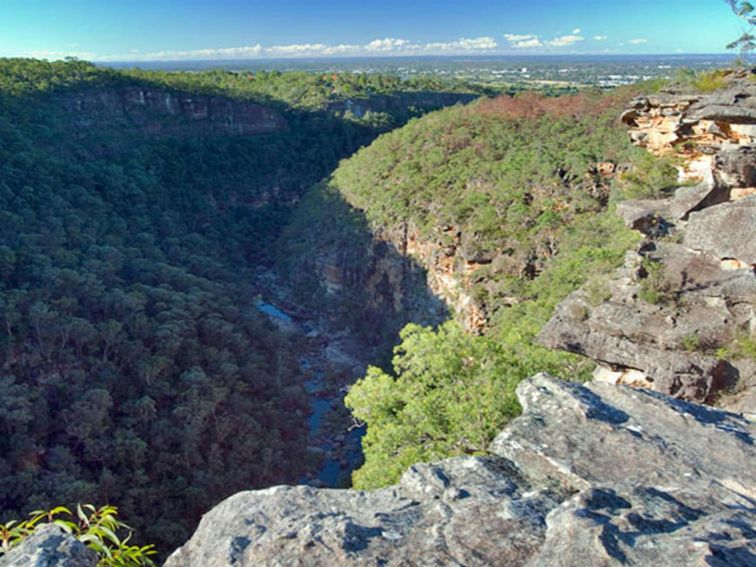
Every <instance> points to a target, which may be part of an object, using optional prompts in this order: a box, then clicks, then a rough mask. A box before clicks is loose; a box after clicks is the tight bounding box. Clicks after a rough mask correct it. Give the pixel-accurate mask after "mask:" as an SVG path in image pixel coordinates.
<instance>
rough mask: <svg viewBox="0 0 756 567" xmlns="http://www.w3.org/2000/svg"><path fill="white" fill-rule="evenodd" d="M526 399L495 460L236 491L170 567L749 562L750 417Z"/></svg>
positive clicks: (528, 394)
mask: <svg viewBox="0 0 756 567" xmlns="http://www.w3.org/2000/svg"><path fill="white" fill-rule="evenodd" d="M518 396H519V398H520V401H521V403H522V405H523V407H524V413H523V415H522V416H521V417H519V418H517V419H516V420H515V421H514V422H512V423H511V424H510V426H509V427H507V428H506V429H505V430H504V431H503V432H502V433H501V434H500V435H499V436H498V438H497V439H496V440H495V441H494V442H493V443H492V444H491V447H490V454H489V455H487V456H481V457H469V458H454V459H449V460H446V461H442V462H440V463H435V464H428V465H417V466H415V467H412V468H411V469H410V470H408V471H407V472H406V473H405V475H404V476H403V478H402V481H401V483H400V484H399V485H397V486H394V487H390V488H386V489H381V490H377V491H374V492H360V491H354V490H325V489H313V488H309V487H301V486H300V487H276V488H270V489H267V490H261V491H256V492H243V493H240V494H237V495H235V496H232V497H231V498H229V499H227V500H226V501H224V502H223V503H221V504H219V505H218V506H217V507H216V508H214V509H213V510H212V511H210V512H209V513H208V514H207V515H206V516H205V517H204V518H203V520H202V522H201V524H200V526H199V528H198V530H197V532H196V533H195V535H194V536H193V537H192V539H191V540H190V541H189V542H188V543H187V544H186V545H185V546H184V547H182V548H181V549H179V550H178V551H176V552H175V553H174V554H173V555H172V556H171V557H170V558H169V559H168V561H167V563H166V565H167V566H169V567H173V566H176V567H178V566H181V567H192V566H198V567H199V566H202V567H216V566H227V565H228V566H231V565H237V566H244V565H250V566H251V565H281V566H283V565H287V566H288V565H470V566H471V565H510V566H515V565H543V566H549V567H554V566H559V565H565V566H567V565H569V566H575V565H581V566H588V565H627V564H632V565H653V564H660V565H661V564H663V565H669V566H673V565H679V566H690V565H721V566H724V565H729V566H735V565H742V566H745V565H752V564H753V560H754V558H756V545H755V544H754V538H753V533H754V532H753V529H754V522H753V518H754V512H756V510H755V509H754V504H753V499H754V496H756V494H755V491H756V474H755V473H754V469H753V466H752V464H753V460H754V458H756V451H754V445H753V440H754V435H756V427H754V425H753V424H752V423H750V422H748V421H747V420H745V419H743V418H742V417H738V416H736V415H733V414H728V413H724V412H722V411H718V410H714V409H711V408H707V407H705V406H699V405H695V404H691V403H686V402H682V401H677V400H674V399H672V398H669V397H666V396H662V395H658V394H655V393H653V392H651V391H647V390H633V389H630V388H627V387H618V386H613V385H606V384H599V383H594V384H588V385H585V386H582V385H577V384H570V383H567V382H562V381H560V380H557V379H555V378H552V377H549V376H546V375H539V376H536V377H534V378H532V379H531V380H528V381H526V382H523V383H522V384H521V385H520V387H519V389H518Z"/></svg>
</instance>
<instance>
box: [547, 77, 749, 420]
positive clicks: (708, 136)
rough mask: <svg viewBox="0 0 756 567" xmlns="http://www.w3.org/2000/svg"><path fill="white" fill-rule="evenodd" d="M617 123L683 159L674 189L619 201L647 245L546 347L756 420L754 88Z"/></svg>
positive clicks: (581, 303)
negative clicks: (656, 196) (678, 184)
mask: <svg viewBox="0 0 756 567" xmlns="http://www.w3.org/2000/svg"><path fill="white" fill-rule="evenodd" d="M623 120H624V122H625V123H626V124H628V125H629V126H630V128H631V129H630V136H631V138H632V139H633V141H634V142H635V143H636V144H638V145H640V146H642V147H646V148H648V149H649V151H652V152H654V153H657V154H668V155H670V154H671V155H675V156H676V157H677V158H678V160H679V162H680V163H681V166H680V181H681V187H680V188H678V189H677V190H676V191H675V192H674V193H673V194H672V195H670V196H668V197H667V198H662V199H657V200H636V201H626V202H623V203H620V205H619V207H618V213H619V214H620V215H621V216H622V217H623V218H624V219H625V221H626V223H627V225H628V226H630V227H632V228H634V229H636V230H638V231H640V232H641V233H643V234H644V236H645V239H644V240H643V242H641V244H640V245H639V246H638V247H637V249H636V250H633V251H631V252H629V253H628V254H627V256H626V261H625V265H624V266H623V267H622V268H620V269H619V270H618V271H617V272H615V273H614V274H612V275H611V276H609V277H606V278H603V279H602V278H598V279H597V280H594V282H592V284H591V286H586V288H584V289H582V290H579V291H577V292H575V293H574V294H572V295H571V296H570V297H569V298H568V299H567V300H565V301H564V302H563V303H562V304H561V305H560V306H559V307H558V309H557V311H556V313H555V314H554V316H553V318H552V320H551V321H550V322H549V324H548V325H547V326H546V328H545V329H544V330H543V331H542V333H541V337H540V339H541V342H542V343H543V344H544V345H546V346H549V347H552V348H560V349H565V350H569V351H572V352H576V353H579V354H583V355H586V356H589V357H591V358H592V359H594V360H595V361H597V362H598V363H599V367H598V369H597V371H596V374H595V376H596V379H597V380H601V381H605V382H612V383H619V384H630V385H636V386H643V387H647V388H651V389H654V390H657V391H660V392H664V393H666V394H670V395H673V396H675V397H680V398H686V399H690V400H698V401H707V402H711V403H713V402H717V401H718V402H719V403H724V404H726V405H727V406H728V407H731V408H732V409H737V410H739V411H747V412H754V411H756V410H755V408H756V396H755V395H754V391H753V386H754V383H756V360H754V357H753V353H752V352H751V350H752V345H753V344H754V339H755V338H756V273H755V272H754V270H755V269H756V156H755V154H754V151H755V150H756V85H755V84H754V83H753V81H751V80H749V79H748V78H740V79H738V78H736V79H734V80H733V81H732V82H731V84H730V86H729V87H728V88H727V89H726V90H722V91H719V92H715V93H712V94H709V95H690V94H676V93H672V92H670V93H662V94H660V95H656V96H652V97H641V98H638V99H636V100H634V101H633V102H632V106H631V108H630V109H629V110H628V111H627V112H625V114H624V115H623ZM599 287H603V288H604V290H605V291H604V292H603V293H604V294H605V295H606V299H604V298H599V299H598V300H597V299H596V297H595V296H596V293H595V290H596V289H597V288H599ZM591 290H594V292H593V293H592V292H591Z"/></svg>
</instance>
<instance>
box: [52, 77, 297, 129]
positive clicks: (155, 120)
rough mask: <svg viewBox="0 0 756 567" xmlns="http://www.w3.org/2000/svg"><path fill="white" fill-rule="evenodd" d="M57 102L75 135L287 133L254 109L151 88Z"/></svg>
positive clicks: (273, 115) (101, 91) (271, 113)
mask: <svg viewBox="0 0 756 567" xmlns="http://www.w3.org/2000/svg"><path fill="white" fill-rule="evenodd" d="M56 101H57V104H59V105H61V106H62V107H63V108H64V109H65V110H66V111H67V112H69V113H70V114H71V115H72V116H73V117H74V119H73V125H74V126H75V127H76V128H77V129H79V130H87V129H90V128H96V129H107V130H113V131H119V130H122V129H123V128H124V127H125V128H126V129H127V130H128V128H132V129H135V130H137V131H139V132H142V133H144V134H147V135H149V136H174V137H185V136H197V135H200V134H203V133H204V134H217V135H227V136H228V135H231V136H250V135H256V134H267V133H270V132H275V131H277V130H281V129H283V128H285V127H286V121H285V119H284V118H283V116H282V115H281V114H280V113H278V112H277V111H275V110H273V109H272V108H269V107H267V106H263V105H261V104H258V103H254V102H250V101H244V100H236V99H229V98H223V97H220V96H210V95H201V94H196V93H185V92H177V91H169V90H165V89H159V88H152V87H140V86H124V87H102V88H96V89H89V90H83V91H76V92H70V93H65V94H62V95H60V96H59V97H58V98H57V99H56Z"/></svg>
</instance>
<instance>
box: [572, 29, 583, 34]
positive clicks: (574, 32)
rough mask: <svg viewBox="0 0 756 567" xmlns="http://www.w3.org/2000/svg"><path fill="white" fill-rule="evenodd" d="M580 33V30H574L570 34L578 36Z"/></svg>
mask: <svg viewBox="0 0 756 567" xmlns="http://www.w3.org/2000/svg"><path fill="white" fill-rule="evenodd" d="M581 31H583V30H581V29H580V28H575V29H574V30H572V34H573V35H577V34H579V33H580V32H581Z"/></svg>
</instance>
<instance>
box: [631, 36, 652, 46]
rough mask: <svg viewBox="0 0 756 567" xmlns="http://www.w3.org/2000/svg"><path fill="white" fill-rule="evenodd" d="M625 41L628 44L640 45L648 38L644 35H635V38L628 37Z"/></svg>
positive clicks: (646, 41)
mask: <svg viewBox="0 0 756 567" xmlns="http://www.w3.org/2000/svg"><path fill="white" fill-rule="evenodd" d="M627 42H628V43H629V44H630V45H641V44H643V43H648V40H647V39H646V38H644V37H636V38H635V39H630V40H628V41H627Z"/></svg>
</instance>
